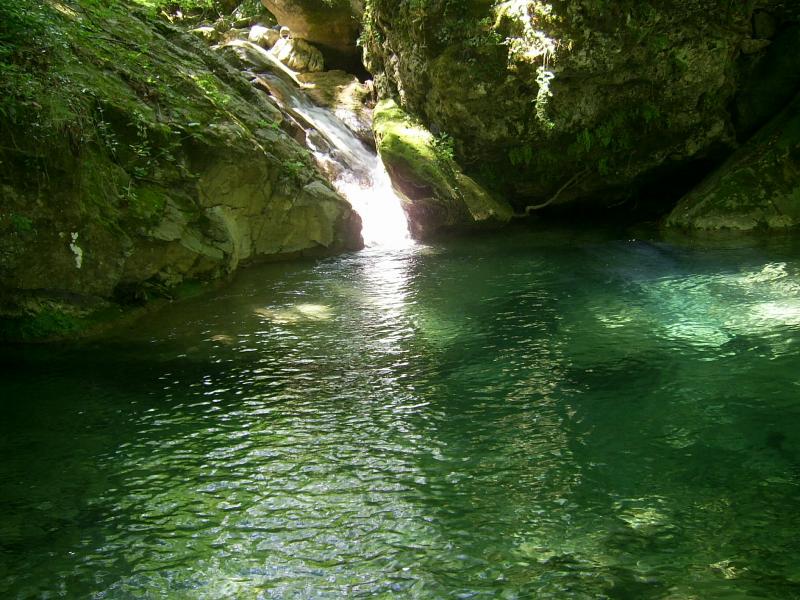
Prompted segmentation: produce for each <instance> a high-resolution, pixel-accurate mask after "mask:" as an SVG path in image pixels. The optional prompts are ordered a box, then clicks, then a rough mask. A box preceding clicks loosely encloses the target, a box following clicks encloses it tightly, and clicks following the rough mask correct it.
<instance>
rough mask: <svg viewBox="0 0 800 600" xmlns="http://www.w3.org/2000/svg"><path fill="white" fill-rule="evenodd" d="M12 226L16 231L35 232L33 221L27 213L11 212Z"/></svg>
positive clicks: (19, 232)
mask: <svg viewBox="0 0 800 600" xmlns="http://www.w3.org/2000/svg"><path fill="white" fill-rule="evenodd" d="M10 220H11V227H12V228H13V230H14V232H15V233H18V234H25V233H31V232H33V230H34V228H33V221H32V220H31V219H29V218H28V217H26V216H25V215H20V214H17V213H11V217H10Z"/></svg>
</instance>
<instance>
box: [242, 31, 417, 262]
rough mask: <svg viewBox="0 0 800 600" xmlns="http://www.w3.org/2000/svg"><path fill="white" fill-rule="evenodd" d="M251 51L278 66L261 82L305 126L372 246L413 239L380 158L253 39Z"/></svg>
mask: <svg viewBox="0 0 800 600" xmlns="http://www.w3.org/2000/svg"><path fill="white" fill-rule="evenodd" d="M238 43H239V45H246V46H247V48H248V51H249V52H251V53H255V54H256V55H258V56H259V57H261V60H263V61H264V62H265V63H270V64H272V65H274V68H273V69H272V71H271V72H267V73H261V74H260V77H261V79H262V82H263V83H264V84H265V85H266V87H268V88H269V89H270V91H271V92H272V94H273V97H275V98H276V99H277V100H278V101H279V102H280V103H281V105H282V106H283V108H284V110H286V111H287V112H289V113H290V114H291V115H293V116H294V117H295V119H297V121H298V122H299V123H300V124H301V125H302V126H303V127H304V129H305V131H306V143H307V145H308V146H309V148H310V149H311V150H312V152H313V154H314V156H315V158H316V159H317V161H318V162H319V163H320V165H321V166H322V167H323V170H325V171H327V172H329V173H332V174H333V177H332V178H333V182H332V183H333V186H334V187H335V188H336V190H337V191H338V192H339V193H340V194H342V196H344V197H345V198H346V199H347V200H348V202H350V204H351V205H352V206H353V208H354V210H355V211H356V212H357V213H358V214H359V215H360V216H361V220H362V225H363V229H362V236H363V237H364V243H365V244H366V245H367V246H369V247H383V248H398V247H405V246H408V245H410V244H411V243H412V241H411V237H410V235H409V231H408V221H407V218H406V215H405V212H404V211H403V208H402V200H401V199H400V197H399V196H398V194H397V192H396V191H395V190H394V188H393V187H392V184H391V181H390V179H389V175H388V173H387V172H386V168H385V167H384V165H383V162H382V161H381V159H380V157H379V156H378V155H377V154H376V153H375V151H374V150H372V149H371V148H368V147H367V146H366V145H365V144H364V143H363V142H362V141H361V140H360V139H358V137H357V136H356V135H355V134H354V133H353V131H351V130H350V129H349V128H348V127H347V126H346V125H345V124H344V123H343V122H342V120H341V119H339V118H338V117H337V116H336V115H335V114H334V113H333V112H332V111H330V110H329V109H327V108H324V107H321V106H317V105H316V104H314V103H313V102H312V101H311V100H310V99H309V98H308V96H307V95H306V94H305V93H304V92H303V91H302V89H300V87H299V86H300V85H301V84H300V82H299V81H298V80H297V78H296V77H294V75H293V73H292V72H291V71H289V70H288V69H287V68H286V67H285V66H283V65H282V64H281V63H280V62H279V61H278V60H277V59H276V58H275V57H274V56H272V55H271V54H270V53H269V52H267V51H266V50H264V49H263V48H260V47H259V46H256V45H255V44H250V43H249V42H238Z"/></svg>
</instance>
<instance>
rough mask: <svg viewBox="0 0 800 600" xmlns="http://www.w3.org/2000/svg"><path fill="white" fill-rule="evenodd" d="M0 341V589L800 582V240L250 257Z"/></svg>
mask: <svg viewBox="0 0 800 600" xmlns="http://www.w3.org/2000/svg"><path fill="white" fill-rule="evenodd" d="M2 356H3V365H4V367H3V377H2V383H0V409H2V420H0V451H2V457H3V458H2V461H0V597H2V598H39V597H41V598H62V597H66V598H113V599H117V598H122V599H126V598H187V599H188V598H208V599H218V598H245V599H255V598H280V599H288V598H297V599H301V598H302V599H305V598H315V599H316V598H631V599H636V598H671V599H707V598H725V599H734V598H736V599H738V598H776V599H778V598H779V599H786V598H796V597H800V244H799V243H797V242H794V241H792V240H791V239H772V240H769V241H767V242H759V243H755V242H753V243H744V242H737V243H719V244H704V245H686V244H677V245H671V244H669V243H666V242H653V241H650V242H646V241H635V240H630V239H626V238H624V237H617V236H615V235H613V234H601V233H587V232H579V231H560V232H556V233H547V234H545V233H536V232H517V233H509V232H505V233H503V234H499V235H497V236H488V237H482V238H478V239H471V240H466V241H464V240H462V241H458V242H449V243H443V244H441V245H433V246H427V247H417V248H415V249H412V250H408V251H395V252H386V253H380V252H363V253H359V254H353V255H349V256H344V257H338V258H332V259H328V260H324V261H321V262H303V263H292V264H284V265H268V266H262V267H254V268H251V269H249V270H247V271H246V272H243V273H242V274H241V275H240V276H239V277H238V279H237V280H236V281H235V282H234V283H233V284H232V285H231V286H229V287H227V288H225V289H224V290H222V291H219V292H215V293H212V294H209V295H206V296H204V297H201V298H199V299H195V300H191V301H186V302H183V303H178V304H175V305H173V306H171V307H168V308H167V309H166V310H164V311H162V312H160V313H158V314H156V315H153V316H150V317H147V318H146V319H145V320H143V321H141V322H139V323H138V324H137V325H136V326H135V327H133V328H132V329H131V330H130V331H126V332H122V333H120V334H117V335H115V336H114V337H112V338H109V339H106V340H103V341H95V342H91V343H84V344H82V345H80V346H72V347H45V348H29V349H24V350H23V349H9V350H5V351H4V352H3V355H2Z"/></svg>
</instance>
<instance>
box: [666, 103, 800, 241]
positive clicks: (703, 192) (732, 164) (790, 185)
mask: <svg viewBox="0 0 800 600" xmlns="http://www.w3.org/2000/svg"><path fill="white" fill-rule="evenodd" d="M667 225H669V226H671V227H681V228H685V229H693V230H722V229H728V230H739V231H748V230H753V229H786V228H790V227H797V226H800V96H797V97H796V98H795V100H794V101H793V102H792V103H791V104H790V105H789V106H788V107H787V108H786V110H784V111H783V113H781V114H780V115H779V116H777V117H776V118H775V119H774V120H773V121H772V122H771V123H770V124H769V125H767V126H766V127H764V129H762V130H761V131H760V132H759V133H758V134H756V135H755V136H754V137H753V138H752V139H751V140H750V141H749V142H748V143H747V144H745V145H744V146H743V147H742V148H741V149H740V150H738V151H737V152H736V153H735V154H734V155H733V156H732V157H731V158H730V159H729V160H728V161H727V162H726V163H725V164H724V165H723V166H722V167H721V168H720V169H719V170H718V171H717V172H715V173H714V174H713V175H712V176H710V177H709V178H708V179H707V180H706V181H704V182H703V183H702V184H701V185H699V186H698V187H697V188H696V189H694V190H693V191H692V192H691V193H689V194H688V195H687V196H686V197H685V198H683V199H682V200H681V201H680V203H679V204H678V206H677V207H676V208H675V209H674V210H673V211H672V213H671V214H670V215H669V217H668V219H667Z"/></svg>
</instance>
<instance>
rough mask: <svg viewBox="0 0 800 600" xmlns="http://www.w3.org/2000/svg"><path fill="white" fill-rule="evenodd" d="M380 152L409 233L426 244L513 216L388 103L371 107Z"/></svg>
mask: <svg viewBox="0 0 800 600" xmlns="http://www.w3.org/2000/svg"><path fill="white" fill-rule="evenodd" d="M373 123H374V131H375V140H376V143H377V145H378V151H379V153H380V156H381V159H382V160H383V163H384V165H386V170H387V171H388V172H389V176H390V177H391V179H392V184H393V185H394V187H395V188H396V189H397V190H398V191H400V192H401V193H402V194H403V196H404V197H405V202H404V205H403V208H404V210H405V211H406V214H407V215H408V219H409V227H410V229H411V234H412V235H413V236H414V237H415V238H417V239H428V238H431V237H433V236H435V235H436V234H438V233H442V232H447V231H464V230H472V229H477V228H486V227H496V226H498V225H500V224H503V223H506V222H507V221H509V220H510V219H511V217H512V216H513V211H512V209H511V207H510V206H509V205H508V204H506V203H505V202H502V201H500V200H497V199H496V198H494V197H492V195H491V194H489V192H487V191H486V190H485V189H483V188H482V187H481V186H480V185H478V184H477V183H476V182H475V181H474V180H472V179H471V178H470V177H468V176H466V175H464V174H463V173H462V172H461V170H460V169H459V168H458V165H457V164H456V163H455V161H454V160H453V159H452V156H450V150H449V148H448V147H447V143H446V141H443V140H437V139H436V138H435V137H434V136H433V135H432V134H431V133H430V132H429V131H428V130H426V129H425V128H424V127H422V126H421V125H420V124H419V123H415V122H414V121H413V120H412V119H411V118H410V117H409V115H407V114H406V113H405V112H404V111H403V110H402V109H401V108H399V107H398V106H397V104H395V102H394V101H392V100H383V101H381V102H379V103H378V105H377V106H376V107H375V112H374V121H373Z"/></svg>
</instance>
